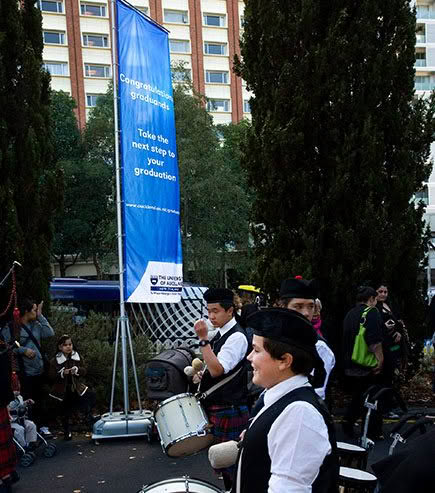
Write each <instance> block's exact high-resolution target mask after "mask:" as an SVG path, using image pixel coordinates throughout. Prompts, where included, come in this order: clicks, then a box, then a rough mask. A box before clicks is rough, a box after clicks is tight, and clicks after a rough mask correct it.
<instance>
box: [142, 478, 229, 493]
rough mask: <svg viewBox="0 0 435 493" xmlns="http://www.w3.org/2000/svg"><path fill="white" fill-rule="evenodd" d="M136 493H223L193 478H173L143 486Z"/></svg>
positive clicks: (209, 484) (215, 487) (205, 482)
mask: <svg viewBox="0 0 435 493" xmlns="http://www.w3.org/2000/svg"><path fill="white" fill-rule="evenodd" d="M138 493H224V492H223V491H222V490H220V489H219V488H218V487H217V486H214V485H213V484H211V483H208V482H207V481H201V480H200V479H194V478H188V477H184V478H174V479H167V480H165V481H159V482H158V483H153V484H150V485H147V486H144V487H143V488H142V489H141V490H140V491H138Z"/></svg>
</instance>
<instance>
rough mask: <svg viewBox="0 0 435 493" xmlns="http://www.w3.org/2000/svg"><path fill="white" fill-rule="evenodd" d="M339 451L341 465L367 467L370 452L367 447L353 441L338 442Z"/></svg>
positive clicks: (363, 468)
mask: <svg viewBox="0 0 435 493" xmlns="http://www.w3.org/2000/svg"><path fill="white" fill-rule="evenodd" d="M337 453H338V458H339V462H340V466H344V467H354V468H356V469H362V470H363V471H365V470H366V469H367V457H368V452H367V450H366V449H365V448H363V447H359V446H358V445H353V444H352V443H345V442H337Z"/></svg>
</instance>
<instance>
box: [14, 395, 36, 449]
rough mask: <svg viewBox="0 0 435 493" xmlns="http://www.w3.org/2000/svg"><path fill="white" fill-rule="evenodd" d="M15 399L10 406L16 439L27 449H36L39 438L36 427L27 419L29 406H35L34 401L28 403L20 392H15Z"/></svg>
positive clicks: (30, 400) (28, 400)
mask: <svg viewBox="0 0 435 493" xmlns="http://www.w3.org/2000/svg"><path fill="white" fill-rule="evenodd" d="M14 395H15V399H14V400H13V401H11V402H10V403H9V405H8V411H9V416H10V417H11V427H12V429H13V430H14V438H15V439H16V440H17V442H18V443H19V444H20V445H21V446H22V447H23V448H25V449H33V448H35V447H36V444H37V439H38V436H37V434H36V425H35V423H34V422H33V421H30V419H27V411H28V406H29V405H31V404H34V402H33V400H32V399H27V400H26V401H25V400H24V399H23V397H22V396H21V395H20V393H19V392H17V391H16V392H14Z"/></svg>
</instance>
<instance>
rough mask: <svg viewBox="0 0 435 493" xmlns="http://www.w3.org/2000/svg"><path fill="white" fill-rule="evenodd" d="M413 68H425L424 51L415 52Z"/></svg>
mask: <svg viewBox="0 0 435 493" xmlns="http://www.w3.org/2000/svg"><path fill="white" fill-rule="evenodd" d="M415 66H416V67H426V51H425V50H419V51H416V52H415Z"/></svg>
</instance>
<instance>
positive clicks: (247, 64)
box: [236, 0, 434, 329]
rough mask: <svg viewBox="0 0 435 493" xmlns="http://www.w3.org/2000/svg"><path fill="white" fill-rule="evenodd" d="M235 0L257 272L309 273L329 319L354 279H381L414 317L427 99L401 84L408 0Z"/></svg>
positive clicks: (409, 45) (273, 278) (408, 79)
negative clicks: (241, 11) (241, 15)
mask: <svg viewBox="0 0 435 493" xmlns="http://www.w3.org/2000/svg"><path fill="white" fill-rule="evenodd" d="M245 6H246V9H245V25H244V36H243V40H242V43H241V53H242V60H243V62H241V61H240V60H236V62H237V64H236V65H237V70H238V72H239V74H240V75H241V76H242V77H243V78H244V79H245V80H246V82H247V86H248V89H250V90H252V91H253V93H254V94H255V96H254V97H253V98H252V100H251V101H250V104H251V110H252V120H253V125H252V130H251V132H250V134H249V136H248V140H247V144H246V145H245V150H244V159H243V163H244V166H245V167H246V169H247V171H248V174H249V180H250V183H251V185H253V186H254V187H255V189H256V201H255V206H254V215H255V224H256V225H257V226H256V227H255V231H254V233H255V240H256V254H257V260H258V266H257V267H258V274H259V281H260V283H261V284H262V285H263V286H264V287H265V289H266V291H267V292H268V293H270V294H276V293H277V288H278V287H279V283H280V281H281V280H282V279H284V278H288V277H289V276H294V275H298V274H299V275H303V276H304V277H306V278H310V277H315V278H317V279H319V280H320V285H321V297H322V301H323V305H324V307H326V310H327V312H328V316H329V317H330V318H332V319H334V323H335V324H336V325H335V327H336V328H337V329H338V328H339V327H340V326H341V320H342V318H343V315H344V313H345V311H346V310H348V309H349V308H350V306H351V305H352V304H353V303H354V296H355V288H356V286H357V285H358V284H360V283H361V282H363V281H364V280H367V279H371V280H375V279H379V280H381V279H384V280H385V281H386V282H388V283H389V284H390V288H391V291H392V293H394V294H395V296H396V298H397V299H398V300H400V301H401V302H402V307H403V308H404V311H405V313H404V317H408V318H407V319H408V321H409V320H415V319H416V317H417V312H418V310H420V309H421V308H422V306H423V305H422V304H421V303H422V286H421V285H420V284H419V281H418V279H419V274H420V272H421V268H422V267H421V266H422V259H423V257H424V253H425V248H426V237H425V235H424V222H423V220H422V214H423V208H422V206H421V205H415V203H414V201H413V196H414V194H415V192H416V191H417V190H419V189H421V187H422V182H423V181H425V180H427V179H428V177H429V174H430V171H431V167H432V164H431V163H430V162H429V154H430V143H431V141H432V139H433V132H434V99H433V98H430V99H428V100H422V99H417V98H415V96H414V68H413V66H414V60H415V53H414V50H415V15H414V13H413V11H412V9H411V7H410V2H409V1H408V0H390V1H388V2H379V1H378V0H364V1H360V2H350V1H349V0H331V1H329V2H319V1H318V0H292V1H291V2H289V1H287V0H269V1H268V2H264V1H262V0H246V2H245ZM270 19H273V22H270ZM420 313H421V312H420Z"/></svg>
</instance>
